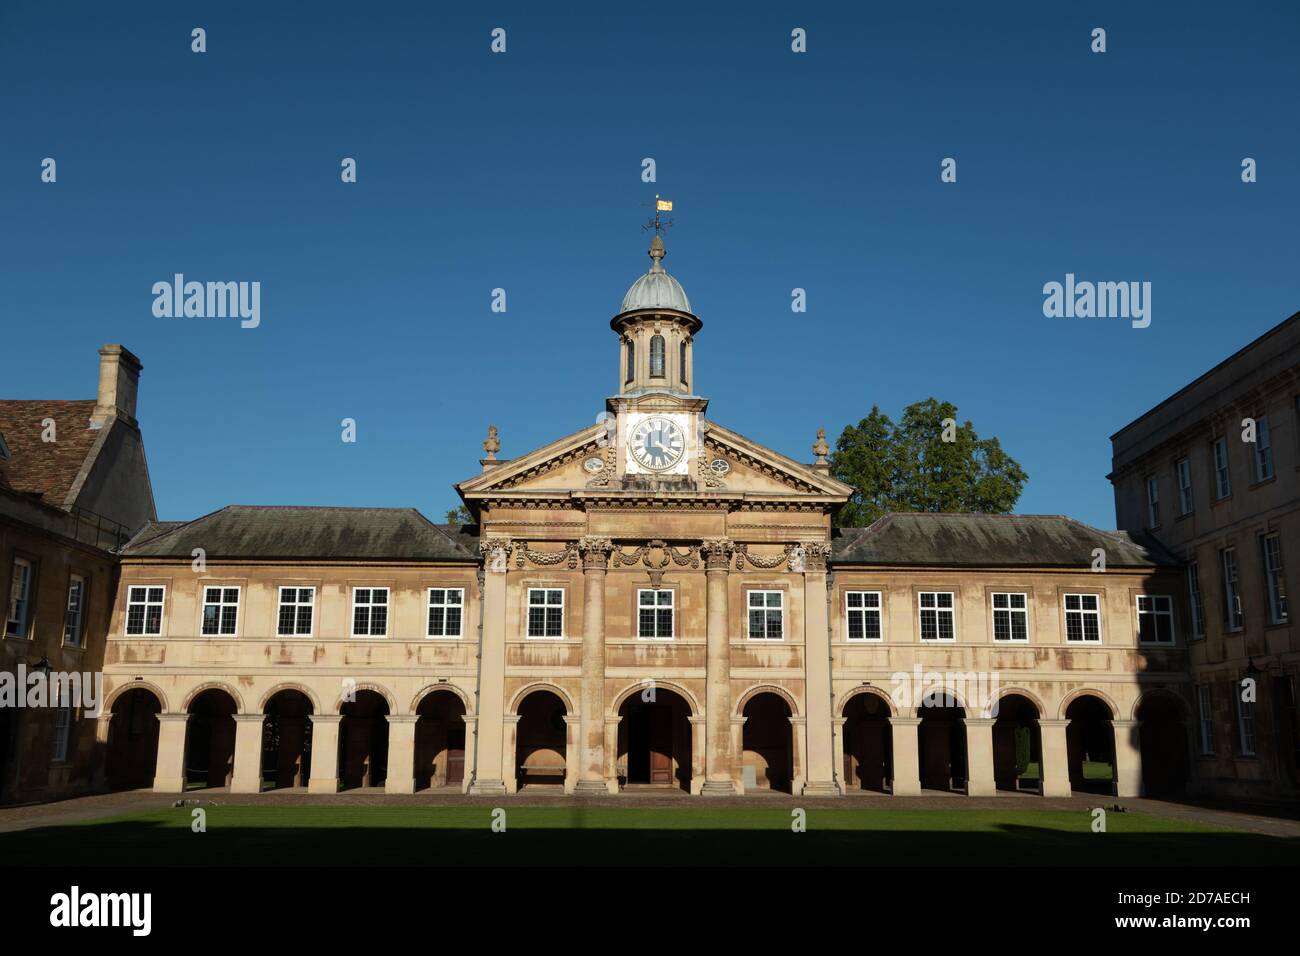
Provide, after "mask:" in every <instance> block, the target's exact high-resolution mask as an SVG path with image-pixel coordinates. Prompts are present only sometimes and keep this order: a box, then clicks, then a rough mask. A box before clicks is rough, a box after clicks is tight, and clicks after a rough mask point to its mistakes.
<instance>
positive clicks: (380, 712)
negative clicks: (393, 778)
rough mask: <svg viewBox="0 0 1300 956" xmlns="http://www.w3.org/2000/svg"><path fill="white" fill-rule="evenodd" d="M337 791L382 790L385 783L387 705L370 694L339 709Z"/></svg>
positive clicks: (380, 697) (365, 692) (361, 692)
mask: <svg viewBox="0 0 1300 956" xmlns="http://www.w3.org/2000/svg"><path fill="white" fill-rule="evenodd" d="M339 713H340V714H342V715H343V719H342V720H341V721H339V780H340V788H341V789H343V790H353V789H356V788H357V787H382V786H383V785H384V781H385V780H386V779H388V701H386V700H384V696H383V695H382V694H379V693H376V692H375V691H373V690H359V691H357V694H356V700H353V701H348V702H347V703H345V704H344V705H343V706H342V707H340V708H339Z"/></svg>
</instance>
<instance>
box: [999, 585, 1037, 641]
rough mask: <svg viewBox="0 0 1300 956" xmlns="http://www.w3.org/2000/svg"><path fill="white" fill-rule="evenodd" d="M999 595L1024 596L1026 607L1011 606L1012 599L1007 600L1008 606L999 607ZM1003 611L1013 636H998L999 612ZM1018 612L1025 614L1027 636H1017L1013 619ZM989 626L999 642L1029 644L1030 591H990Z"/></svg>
mask: <svg viewBox="0 0 1300 956" xmlns="http://www.w3.org/2000/svg"><path fill="white" fill-rule="evenodd" d="M999 596H1004V597H1007V598H1012V597H1022V598H1024V599H1025V606H1024V607H1011V602H1010V600H1008V601H1007V606H1006V607H998V606H997V603H996V602H997V599H998V597H999ZM999 612H1003V613H1005V614H1006V615H1007V630H1008V633H1010V634H1012V635H1013V636H1011V637H998V613H999ZM1016 614H1023V615H1024V619H1025V636H1024V637H1015V636H1014V634H1015V627H1014V626H1013V625H1012V623H1011V622H1012V620H1013V618H1014V616H1015V615H1016ZM989 626H990V627H991V628H992V638H993V641H994V643H997V644H1028V643H1029V592H1028V591H990V592H989Z"/></svg>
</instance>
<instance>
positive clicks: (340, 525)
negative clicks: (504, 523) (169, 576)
mask: <svg viewBox="0 0 1300 956" xmlns="http://www.w3.org/2000/svg"><path fill="white" fill-rule="evenodd" d="M477 541H478V539H477V536H476V535H475V534H474V533H473V529H472V528H469V527H462V526H460V525H435V524H433V523H432V522H431V521H429V519H427V518H426V517H424V515H422V514H420V512H418V511H416V510H415V509H414V508H319V507H298V506H275V505H272V506H258V505H229V506H227V507H225V508H222V509H221V510H220V511H214V512H212V513H211V514H208V515H204V516H203V517H202V518H196V519H195V520H193V521H185V522H173V521H160V522H154V523H152V524H150V525H147V526H146V527H145V528H144V529H142V530H141V531H140V532H139V533H138V534H137V535H136V536H135V537H134V538H132V539H131V541H130V542H128V543H127V545H126V547H125V548H124V549H123V551H122V553H123V555H124V556H126V557H152V558H184V559H185V560H187V561H188V560H190V559H191V557H192V554H193V550H194V549H195V548H202V549H203V550H204V552H205V553H206V555H207V557H208V558H240V559H267V558H270V559H314V560H367V561H382V560H396V561H438V560H460V561H466V560H469V561H476V560H478V544H477Z"/></svg>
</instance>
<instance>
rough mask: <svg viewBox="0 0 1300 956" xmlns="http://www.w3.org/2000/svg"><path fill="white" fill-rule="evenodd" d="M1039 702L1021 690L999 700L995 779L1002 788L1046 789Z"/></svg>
mask: <svg viewBox="0 0 1300 956" xmlns="http://www.w3.org/2000/svg"><path fill="white" fill-rule="evenodd" d="M1039 716H1041V715H1040V714H1039V713H1038V706H1037V705H1036V704H1035V703H1034V702H1033V701H1032V700H1030V699H1029V698H1028V697H1025V696H1023V695H1021V694H1007V695H1006V696H1005V697H1002V698H1000V699H999V700H998V716H997V720H995V721H994V722H993V782H994V784H995V785H996V786H997V788H998V789H999V790H1024V791H1029V792H1031V793H1042V792H1043V740H1042V735H1041V734H1040V732H1039V729H1038V718H1039Z"/></svg>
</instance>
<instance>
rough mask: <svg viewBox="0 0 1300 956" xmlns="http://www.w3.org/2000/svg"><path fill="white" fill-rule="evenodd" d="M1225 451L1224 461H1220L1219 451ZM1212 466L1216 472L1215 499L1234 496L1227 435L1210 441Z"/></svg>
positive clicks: (1220, 499) (1222, 499)
mask: <svg viewBox="0 0 1300 956" xmlns="http://www.w3.org/2000/svg"><path fill="white" fill-rule="evenodd" d="M1220 452H1222V453H1223V462H1222V464H1220V462H1219V453H1220ZM1210 467H1211V468H1212V469H1213V472H1214V500H1215V501H1224V500H1226V499H1228V498H1231V497H1232V465H1231V459H1229V457H1228V439H1227V436H1223V437H1220V438H1216V439H1214V441H1212V442H1210Z"/></svg>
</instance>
